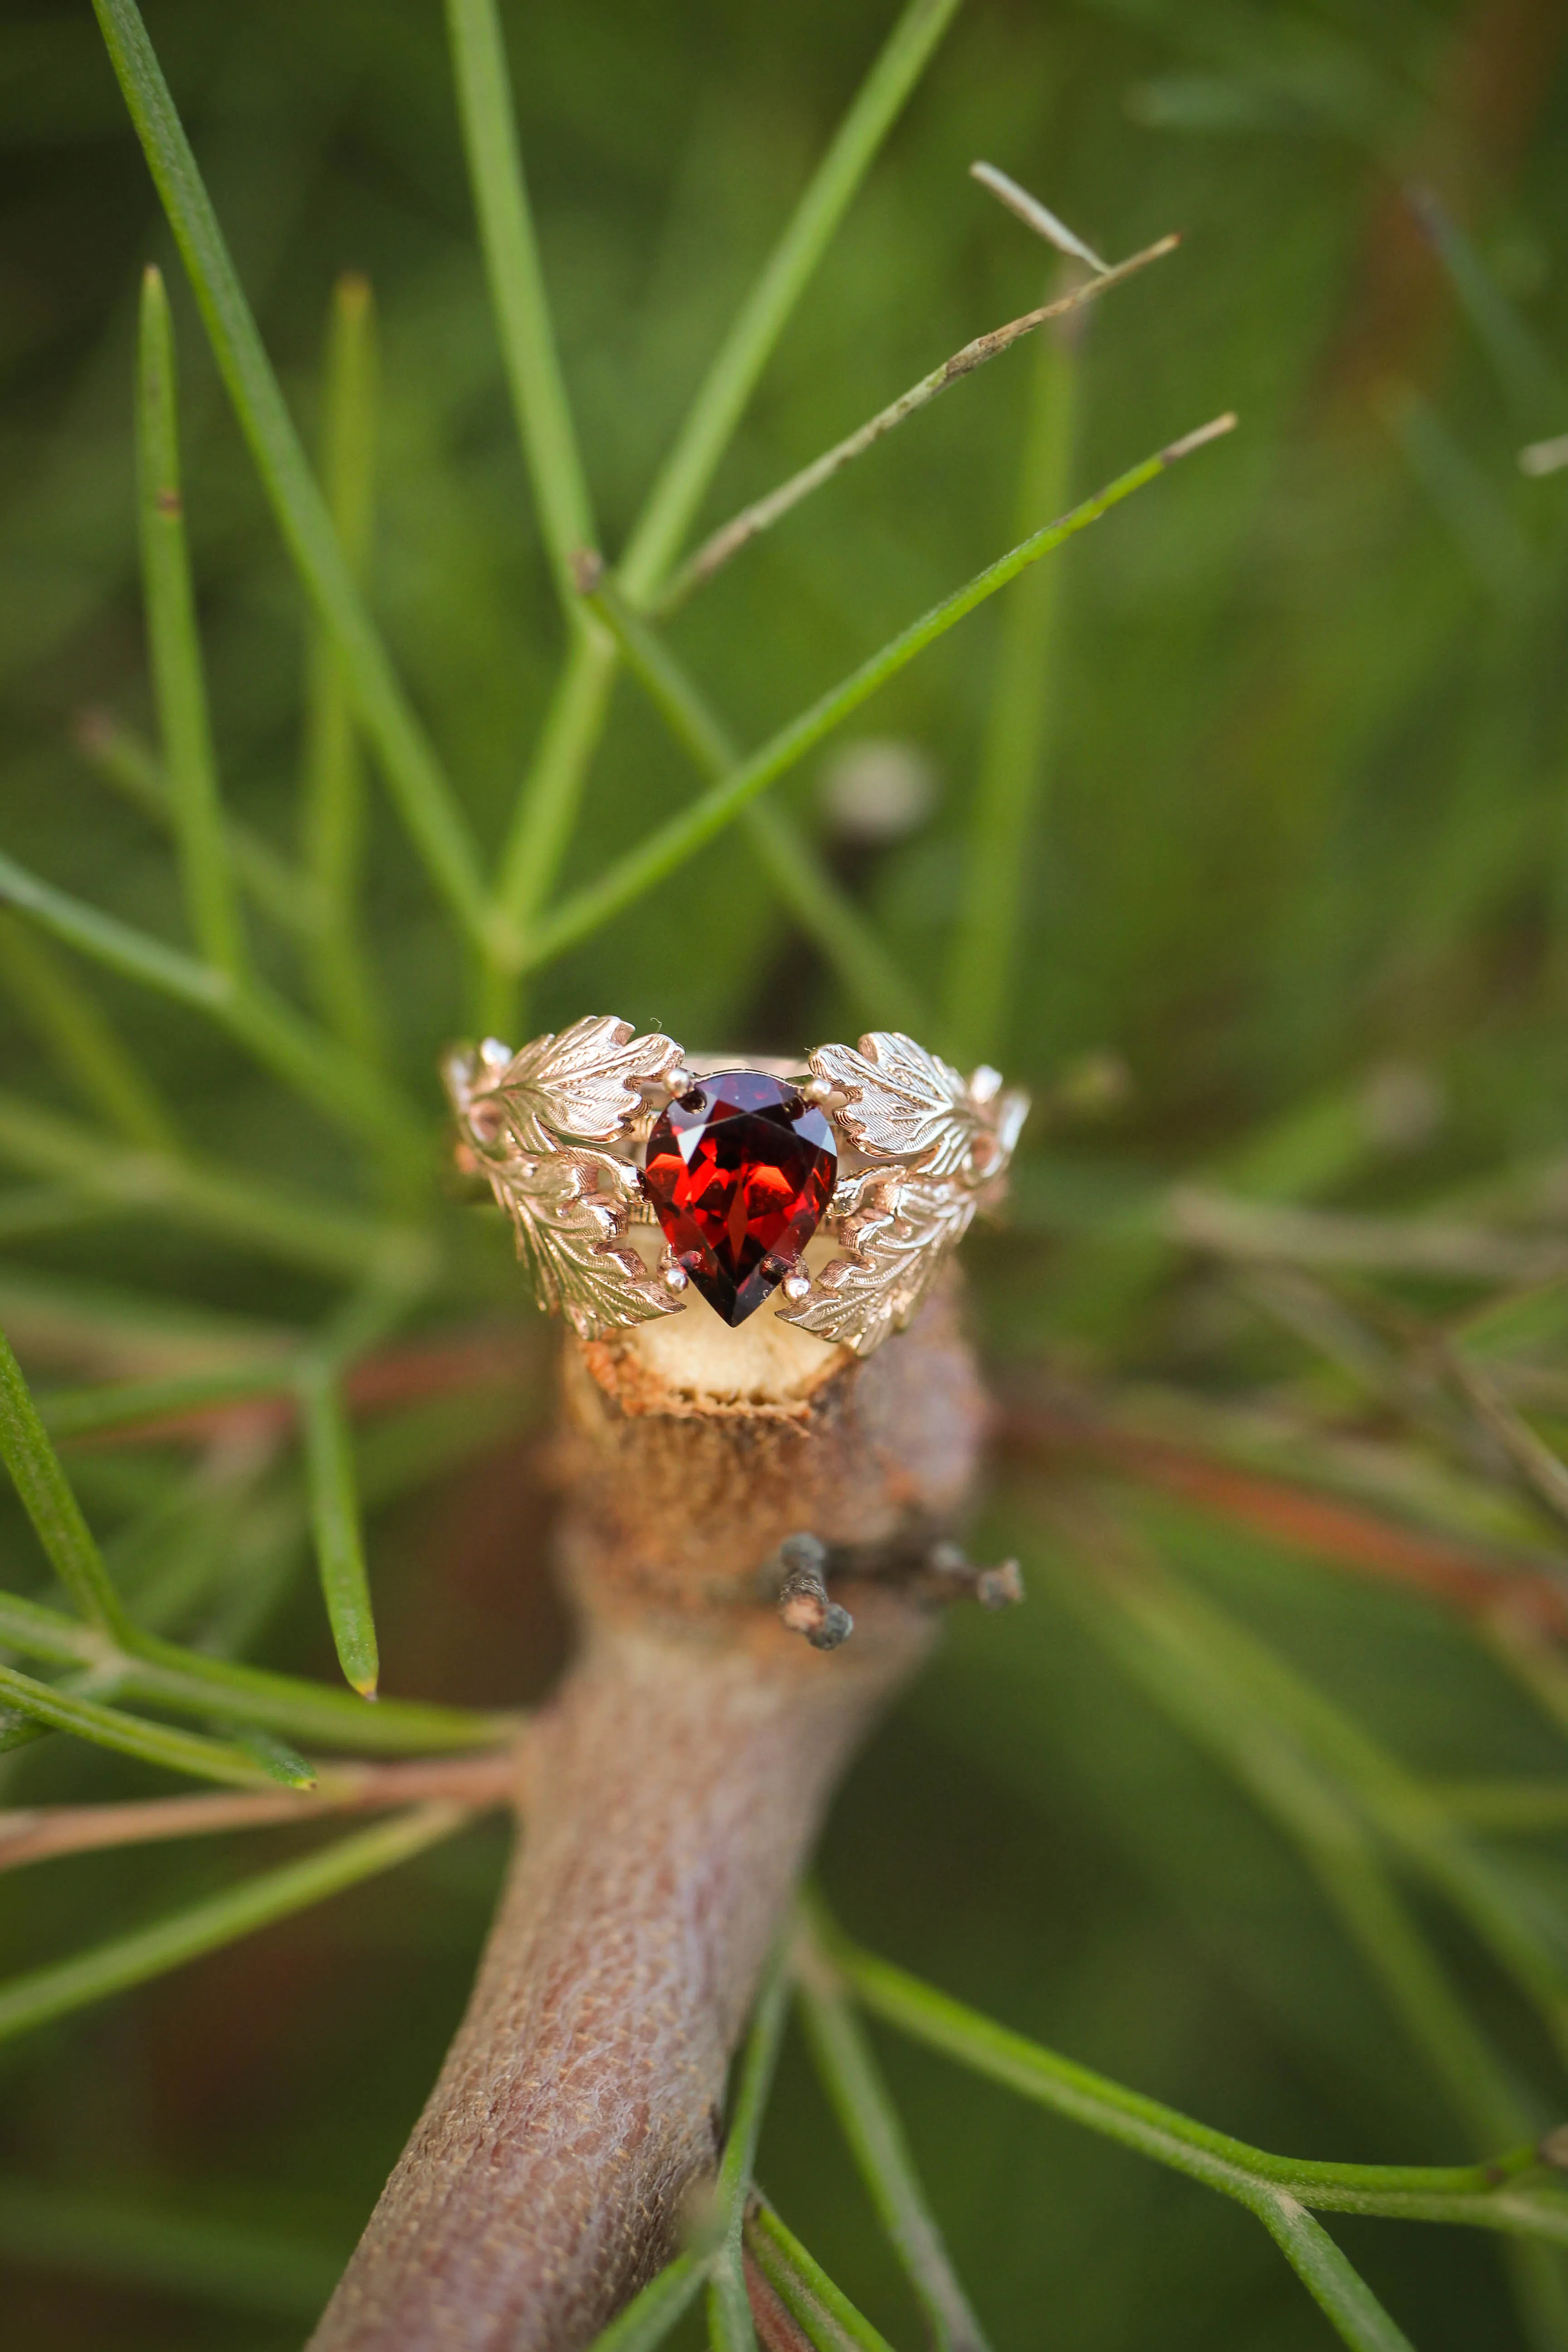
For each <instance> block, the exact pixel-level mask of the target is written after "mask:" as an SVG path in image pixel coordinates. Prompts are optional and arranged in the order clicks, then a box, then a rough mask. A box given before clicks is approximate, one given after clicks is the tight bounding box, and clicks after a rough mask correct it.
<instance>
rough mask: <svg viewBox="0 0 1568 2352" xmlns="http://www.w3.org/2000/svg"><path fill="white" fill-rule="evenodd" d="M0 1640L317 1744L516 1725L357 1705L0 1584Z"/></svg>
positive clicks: (415, 1746)
mask: <svg viewBox="0 0 1568 2352" xmlns="http://www.w3.org/2000/svg"><path fill="white" fill-rule="evenodd" d="M0 1646H4V1647H5V1648H6V1649H11V1650H16V1651H19V1652H20V1653H21V1654H23V1655H24V1656H27V1657H37V1658H44V1659H47V1660H48V1661H49V1662H50V1663H51V1664H56V1665H66V1666H79V1667H83V1668H86V1669H88V1670H89V1671H90V1673H91V1674H92V1675H93V1676H94V1678H95V1680H96V1681H98V1682H100V1683H101V1684H102V1685H106V1686H110V1687H112V1689H113V1690H114V1692H115V1694H116V1695H117V1696H120V1697H123V1698H134V1699H144V1700H146V1701H148V1702H149V1703H150V1704H151V1705H153V1706H161V1707H167V1708H168V1709H170V1710H171V1711H172V1712H173V1713H175V1714H181V1715H195V1716H199V1717H203V1718H211V1717H215V1716H216V1717H225V1718H226V1719H228V1720H230V1721H233V1722H235V1723H255V1724H259V1725H260V1726H261V1727H263V1728H264V1729H266V1730H269V1731H276V1732H278V1733H279V1734H281V1735H283V1736H284V1737H286V1738H296V1739H304V1740H307V1741H309V1742H310V1743H311V1744H312V1745H317V1744H319V1745H321V1746H323V1747H339V1748H348V1749H350V1750H360V1751H364V1752H369V1753H372V1754H375V1753H380V1754H394V1755H395V1754H398V1753H400V1752H404V1753H416V1754H417V1753H423V1754H431V1753H437V1752H440V1751H443V1750H448V1749H452V1748H475V1747H481V1746H483V1745H485V1744H486V1743H487V1742H488V1743H489V1744H491V1745H495V1746H500V1745H503V1744H505V1743H506V1742H507V1741H510V1740H512V1739H515V1738H516V1736H517V1731H518V1717H515V1716H505V1715H485V1714H481V1713H480V1712H479V1710H478V1709H477V1708H469V1707H459V1706H433V1705H430V1704H429V1703H427V1702H426V1701H422V1700H412V1699H387V1698H384V1699H381V1700H379V1701H378V1702H377V1704H376V1705H375V1706H374V1707H370V1706H365V1705H364V1702H363V1700H362V1699H358V1698H353V1697H351V1696H349V1694H348V1692H347V1691H340V1690H332V1689H330V1688H328V1687H327V1685H324V1684H321V1683H313V1682H308V1681H305V1680H303V1679H302V1678H300V1677H299V1676H296V1675H280V1674H274V1673H272V1672H270V1671H269V1670H268V1669H267V1668H266V1667H262V1666H247V1665H240V1664H236V1663H235V1662H234V1661H232V1660H230V1659H227V1658H217V1657H213V1656H211V1655H209V1654H206V1653H205V1652H202V1651H198V1650H188V1649H184V1648H182V1647H181V1645H180V1644H179V1643H176V1642H166V1641H164V1640H163V1639H162V1638H161V1637H160V1636H159V1635H157V1634H154V1633H145V1632H142V1631H141V1630H139V1629H137V1630H133V1631H132V1633H130V1634H129V1635H127V1636H125V1637H123V1638H122V1639H120V1640H116V1639H113V1638H111V1637H110V1636H109V1635H107V1634H104V1633H99V1632H97V1631H96V1630H95V1629H93V1628H92V1627H90V1626H87V1625H83V1624H81V1623H80V1622H79V1621H78V1620H76V1619H74V1618H71V1617H67V1616H64V1615H62V1613H61V1612H59V1611H58V1610H57V1609H47V1608H45V1607H44V1606H43V1605H42V1604H41V1603H40V1602H38V1601H27V1600H24V1599H23V1598H22V1597H21V1595H20V1594H18V1593H11V1592H0Z"/></svg>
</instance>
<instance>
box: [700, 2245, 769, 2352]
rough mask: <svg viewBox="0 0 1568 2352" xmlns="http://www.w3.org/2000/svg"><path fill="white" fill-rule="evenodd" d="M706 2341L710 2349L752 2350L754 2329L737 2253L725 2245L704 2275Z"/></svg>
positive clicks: (743, 2272)
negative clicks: (706, 2304) (705, 2290)
mask: <svg viewBox="0 0 1568 2352" xmlns="http://www.w3.org/2000/svg"><path fill="white" fill-rule="evenodd" d="M708 2341H709V2343H710V2346H711V2347H712V2352H756V2343H757V2331H756V2327H755V2326H754V2324H753V2322H752V2299H751V2297H750V2295H749V2294H747V2293H746V2274H745V2270H744V2266H743V2263H742V2257H741V2255H740V2254H739V2253H738V2252H734V2251H732V2250H731V2249H730V2248H728V2247H726V2249H725V2250H724V2252H722V2253H721V2254H717V2255H715V2257H714V2260H713V2267H712V2269H711V2271H710V2273H709V2275H708Z"/></svg>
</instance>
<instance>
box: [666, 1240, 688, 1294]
mask: <svg viewBox="0 0 1568 2352" xmlns="http://www.w3.org/2000/svg"><path fill="white" fill-rule="evenodd" d="M658 1278H659V1280H660V1282H662V1283H663V1285H664V1286H665V1288H666V1290H668V1291H669V1292H670V1293H671V1294H672V1296H673V1297H677V1298H679V1296H680V1294H681V1292H682V1291H683V1290H684V1289H685V1288H686V1287H687V1286H688V1284H689V1282H690V1280H691V1276H689V1274H688V1273H687V1271H686V1268H685V1267H684V1266H683V1265H681V1263H680V1260H679V1258H678V1257H677V1256H676V1255H675V1252H674V1251H673V1250H672V1249H671V1248H670V1246H669V1244H668V1242H666V1244H665V1245H664V1248H663V1249H662V1250H661V1252H660V1253H659V1260H658Z"/></svg>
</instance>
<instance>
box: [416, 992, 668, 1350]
mask: <svg viewBox="0 0 1568 2352" xmlns="http://www.w3.org/2000/svg"><path fill="white" fill-rule="evenodd" d="M505 1053H506V1048H505V1047H504V1046H500V1047H499V1048H498V1047H496V1046H493V1045H485V1046H481V1047H480V1048H479V1050H478V1051H477V1052H476V1051H473V1050H471V1049H469V1048H466V1047H463V1048H459V1049H458V1050H457V1051H456V1052H454V1053H452V1054H451V1055H448V1056H447V1062H446V1066H445V1070H444V1073H443V1075H444V1076H445V1078H446V1083H447V1093H448V1095H449V1096H450V1097H451V1101H452V1108H453V1109H454V1110H455V1112H456V1113H457V1118H458V1133H459V1136H460V1139H461V1140H460V1146H459V1161H460V1164H463V1165H465V1166H466V1167H467V1168H468V1171H470V1172H471V1173H472V1174H474V1175H482V1176H483V1177H485V1178H486V1179H487V1181H489V1188H490V1190H491V1192H493V1193H494V1194H495V1197H496V1199H497V1201H498V1202H500V1206H501V1207H502V1208H503V1209H504V1210H505V1211H506V1213H507V1214H508V1216H509V1217H510V1219H511V1222H512V1224H513V1227H514V1228H515V1230H516V1234H517V1254H518V1255H519V1257H520V1258H521V1259H522V1260H523V1262H524V1264H525V1265H527V1267H528V1270H529V1272H530V1274H531V1276H532V1278H533V1286H534V1293H535V1296H536V1297H537V1298H538V1300H539V1304H540V1306H541V1307H544V1308H545V1309H547V1310H548V1309H550V1308H554V1309H556V1310H557V1311H559V1312H560V1313H562V1314H563V1315H564V1316H565V1317H566V1318H567V1320H568V1321H569V1322H570V1323H571V1325H572V1328H573V1329H574V1331H576V1332H577V1333H578V1334H579V1335H580V1336H581V1337H582V1338H583V1339H597V1338H598V1337H599V1336H600V1334H601V1333H602V1332H604V1331H607V1330H615V1329H624V1328H626V1325H628V1324H632V1323H647V1322H651V1321H652V1320H653V1318H655V1317H656V1316H658V1315H679V1313H680V1312H681V1310H682V1302H681V1301H680V1300H679V1299H678V1298H673V1297H671V1296H670V1294H669V1292H668V1290H666V1288H665V1287H664V1286H663V1284H662V1283H661V1282H659V1281H658V1279H657V1277H656V1276H653V1275H651V1274H650V1273H649V1272H648V1270H647V1266H646V1265H644V1264H643V1261H642V1259H641V1258H640V1257H639V1256H638V1255H637V1251H636V1250H635V1249H632V1248H630V1247H629V1246H625V1245H624V1244H626V1230H627V1226H628V1224H629V1222H630V1214H631V1209H632V1206H633V1203H634V1202H637V1201H638V1200H639V1199H640V1197H641V1180H640V1178H639V1177H638V1174H637V1170H636V1169H635V1168H633V1167H630V1166H628V1165H627V1163H626V1161H625V1160H617V1159H616V1158H615V1157H614V1155H613V1154H611V1153H610V1152H607V1151H593V1150H585V1149H584V1148H583V1147H582V1146H581V1145H572V1144H567V1143H563V1141H562V1140H561V1139H560V1138H559V1137H558V1136H556V1135H555V1134H554V1133H552V1131H551V1128H550V1125H549V1124H548V1120H549V1119H556V1118H559V1119H560V1120H561V1122H562V1124H563V1126H566V1127H567V1132H568V1133H574V1132H576V1133H581V1132H582V1131H583V1130H584V1129H591V1128H593V1127H595V1126H597V1127H598V1128H599V1129H601V1130H602V1133H603V1138H604V1139H605V1140H608V1139H610V1137H612V1136H613V1135H615V1134H616V1133H617V1132H618V1130H619V1129H620V1128H621V1127H622V1126H623V1125H625V1123H626V1120H627V1119H628V1118H631V1117H633V1116H635V1114H636V1113H637V1110H639V1109H640V1108H641V1107H642V1098H641V1097H640V1095H639V1094H638V1093H637V1089H636V1087H634V1086H633V1085H631V1084H630V1083H629V1081H630V1080H631V1079H633V1078H636V1077H641V1076H658V1075H660V1073H661V1072H662V1071H663V1070H665V1069H667V1068H668V1067H669V1066H670V1065H671V1064H672V1063H673V1062H677V1061H679V1058H680V1052H679V1046H677V1045H674V1044H673V1043H672V1042H671V1040H670V1039H669V1038H668V1037H639V1038H636V1039H633V1037H632V1031H631V1024H630V1023H629V1022H626V1021H613V1020H593V1021H579V1022H578V1023H577V1024H575V1026H574V1028H571V1029H568V1030H565V1031H564V1032H563V1034H562V1035H561V1036H559V1037H539V1038H536V1039H535V1040H534V1041H533V1043H532V1045H527V1046H524V1048H523V1050H522V1051H521V1053H520V1054H514V1055H512V1056H511V1057H510V1060H503V1058H502V1057H503V1056H504V1055H505ZM567 1122H571V1124H570V1126H567Z"/></svg>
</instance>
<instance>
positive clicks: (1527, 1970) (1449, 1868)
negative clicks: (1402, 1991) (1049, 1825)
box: [1121, 1575, 1568, 2055]
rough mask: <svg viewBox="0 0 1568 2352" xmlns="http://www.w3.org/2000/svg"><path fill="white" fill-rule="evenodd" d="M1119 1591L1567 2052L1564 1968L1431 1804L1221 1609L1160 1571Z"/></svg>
mask: <svg viewBox="0 0 1568 2352" xmlns="http://www.w3.org/2000/svg"><path fill="white" fill-rule="evenodd" d="M1121 1598H1122V1600H1123V1603H1124V1605H1125V1606H1126V1607H1127V1608H1128V1609H1129V1610H1131V1612H1133V1613H1134V1614H1135V1616H1136V1618H1137V1620H1138V1622H1140V1623H1141V1624H1144V1625H1147V1626H1149V1627H1150V1628H1151V1629H1152V1631H1154V1632H1155V1633H1157V1634H1158V1636H1159V1637H1160V1638H1161V1639H1163V1641H1165V1642H1167V1643H1170V1644H1171V1645H1173V1647H1175V1648H1176V1649H1177V1650H1178V1651H1180V1652H1181V1653H1182V1654H1185V1655H1188V1656H1194V1657H1201V1658H1204V1659H1206V1660H1207V1661H1209V1662H1210V1664H1211V1665H1212V1667H1213V1669H1214V1670H1215V1672H1216V1673H1217V1674H1219V1675H1222V1676H1223V1677H1224V1678H1225V1679H1226V1681H1234V1683H1235V1684H1236V1685H1237V1686H1238V1688H1239V1690H1240V1691H1241V1692H1242V1694H1243V1695H1244V1696H1249V1697H1250V1700H1251V1703H1252V1704H1254V1705H1255V1706H1259V1707H1261V1708H1262V1709H1264V1710H1266V1711H1267V1712H1268V1714H1269V1715H1270V1716H1271V1717H1273V1718H1274V1720H1275V1721H1276V1722H1277V1723H1279V1724H1280V1725H1281V1726H1283V1727H1287V1728H1289V1731H1290V1732H1291V1733H1292V1734H1293V1736H1295V1737H1296V1738H1299V1739H1300V1741H1301V1743H1302V1745H1303V1746H1304V1747H1305V1748H1306V1749H1307V1751H1308V1753H1309V1754H1310V1755H1311V1756H1313V1757H1314V1758H1316V1759H1319V1760H1320V1761H1321V1763H1322V1764H1323V1765H1324V1766H1325V1767H1326V1768H1327V1769H1329V1770H1330V1771H1331V1772H1332V1773H1333V1774H1335V1775H1336V1776H1337V1777H1338V1778H1339V1780H1341V1782H1342V1785H1343V1786H1344V1787H1345V1788H1347V1789H1348V1790H1350V1791H1351V1792H1352V1795H1353V1796H1354V1797H1355V1799H1356V1801H1357V1802H1358V1803H1359V1804H1360V1805H1361V1807H1362V1808H1363V1810H1364V1811H1365V1814H1366V1817H1367V1819H1368V1820H1369V1822H1371V1823H1372V1825H1373V1827H1374V1828H1375V1829H1376V1830H1377V1831H1378V1832H1379V1833H1380V1834H1381V1836H1382V1837H1383V1838H1384V1841H1385V1842H1386V1843H1388V1844H1389V1845H1390V1846H1391V1847H1392V1848H1393V1849H1394V1852H1395V1853H1399V1854H1401V1855H1402V1856H1403V1857H1404V1859H1405V1862H1406V1864H1409V1865H1411V1866H1413V1867H1414V1868H1415V1869H1416V1870H1418V1871H1419V1872H1420V1873H1421V1874H1422V1875H1423V1876H1425V1877H1426V1879H1427V1880H1428V1882H1429V1883H1430V1884H1431V1885H1434V1886H1435V1887H1436V1888H1437V1889H1438V1890H1439V1891H1440V1892H1441V1893H1442V1894H1443V1895H1445V1896H1446V1897H1447V1900H1448V1901H1449V1902H1450V1903H1451V1904H1452V1905H1453V1906H1454V1907H1455V1909H1456V1910H1458V1912H1459V1913H1460V1915H1461V1916H1463V1917H1464V1918H1465V1919H1466V1920H1468V1923H1469V1926H1470V1927H1471V1928H1472V1930H1473V1931H1474V1933H1475V1934H1476V1935H1477V1936H1478V1937H1479V1939H1480V1940H1481V1942H1482V1943H1483V1944H1484V1945H1486V1947H1487V1948H1489V1951H1490V1952H1491V1953H1492V1955H1493V1957H1494V1958H1495V1959H1496V1960H1497V1961H1498V1962H1499V1964H1500V1966H1501V1967H1502V1968H1503V1969H1505V1970H1506V1971H1507V1973H1508V1974H1509V1975H1510V1977H1511V1978H1512V1979H1513V1980H1514V1982H1515V1983H1516V1984H1517V1985H1518V1986H1519V1988H1520V1990H1521V1992H1523V1993H1524V1994H1525V1996H1526V1998H1527V1999H1528V2000H1531V2002H1532V2003H1533V2004H1534V2006H1535V2008H1536V2010H1537V2011H1538V2012H1539V2014H1540V2016H1541V2018H1542V2022H1543V2023H1544V2024H1545V2026H1546V2028H1547V2030H1548V2032H1550V2033H1551V2034H1552V2038H1553V2040H1554V2042H1556V2045H1557V2047H1558V2050H1559V2051H1560V2052H1561V2053H1564V2054H1565V2055H1568V1973H1565V1972H1564V1969H1563V1967H1562V1965H1561V1964H1560V1962H1559V1960H1558V1958H1557V1957H1556V1955H1555V1953H1554V1952H1553V1951H1552V1949H1551V1948H1549V1945H1548V1942H1547V1940H1546V1938H1545V1937H1544V1936H1543V1935H1542V1931H1541V1929H1540V1927H1539V1925H1538V1923H1537V1921H1536V1920H1535V1919H1534V1918H1533V1917H1532V1916H1531V1915H1530V1912H1529V1909H1528V1906H1526V1905H1525V1904H1524V1903H1523V1902H1521V1901H1519V1900H1517V1899H1516V1898H1515V1896H1514V1895H1513V1893H1512V1890H1511V1889H1510V1886H1509V1885H1508V1884H1507V1882H1506V1881H1505V1880H1504V1879H1503V1877H1502V1876H1501V1875H1500V1874H1499V1873H1498V1871H1497V1870H1496V1869H1495V1868H1494V1867H1493V1865H1492V1864H1491V1862H1490V1860H1489V1857H1488V1856H1487V1855H1485V1854H1484V1853H1481V1852H1480V1851H1479V1850H1478V1849H1477V1847H1476V1846H1475V1845H1474V1844H1473V1843H1472V1842H1471V1841H1470V1840H1469V1839H1468V1837H1467V1836H1466V1835H1465V1833H1464V1832H1463V1831H1462V1830H1461V1829H1460V1828H1459V1827H1458V1824H1457V1823H1456V1822H1452V1821H1450V1820H1449V1819H1448V1818H1447V1815H1446V1814H1445V1813H1444V1811H1443V1810H1442V1806H1441V1803H1440V1801H1438V1800H1437V1799H1436V1797H1435V1796H1434V1795H1433V1793H1432V1792H1431V1790H1428V1789H1427V1788H1426V1786H1425V1785H1424V1784H1423V1783H1422V1782H1421V1781H1420V1780H1418V1779H1417V1778H1416V1776H1415V1774H1414V1773H1411V1772H1407V1771H1406V1770H1405V1768H1404V1767H1403V1766H1402V1765H1401V1764H1399V1763H1398V1762H1397V1761H1396V1760H1395V1759H1394V1758H1393V1757H1392V1756H1390V1755H1388V1754H1387V1753H1386V1751H1385V1750H1384V1749H1383V1748H1380V1747H1379V1746H1378V1744H1377V1742H1376V1741H1375V1740H1373V1739H1372V1738H1369V1737H1368V1735H1367V1734H1366V1733H1365V1732H1363V1730H1362V1729H1361V1727H1360V1726H1359V1725H1358V1724H1356V1723H1354V1722H1352V1719H1351V1718H1350V1717H1348V1716H1347V1715H1345V1714H1344V1713H1343V1712H1342V1710H1341V1709H1340V1708H1339V1707H1338V1706H1335V1705H1334V1703H1333V1702H1332V1700H1331V1699H1330V1698H1329V1697H1327V1696H1326V1695H1325V1694H1324V1693H1323V1692H1321V1691H1320V1690H1319V1689H1317V1688H1316V1687H1315V1686H1314V1685H1312V1684H1310V1682H1308V1681H1307V1680H1306V1678H1305V1677H1304V1676H1302V1675H1299V1674H1298V1673H1297V1672H1296V1671H1295V1669H1294V1668H1293V1667H1291V1666H1289V1664H1287V1663H1286V1662H1285V1660H1283V1659H1282V1658H1280V1657H1279V1656H1278V1655H1277V1654H1275V1653H1274V1652H1273V1651H1272V1650H1270V1648H1269V1647H1268V1644H1267V1643H1264V1642H1262V1641H1261V1640H1260V1639H1259V1638H1258V1636H1257V1635H1256V1634H1254V1633H1251V1632H1250V1631H1249V1630H1248V1629H1247V1628H1245V1627H1243V1626H1241V1625H1239V1624H1238V1623H1237V1622H1235V1621H1234V1620H1233V1619H1232V1618H1231V1617H1230V1616H1229V1615H1228V1614H1227V1612H1225V1611H1224V1610H1222V1609H1220V1608H1219V1607H1217V1606H1216V1604H1215V1603H1214V1602H1212V1601H1208V1600H1207V1599H1206V1598H1202V1597H1200V1596H1199V1595H1198V1594H1197V1593H1196V1592H1194V1591H1191V1590H1190V1589H1189V1588H1187V1587H1185V1586H1183V1585H1180V1584H1178V1583H1177V1581H1176V1580H1174V1579H1173V1578H1171V1577H1168V1576H1165V1575H1162V1576H1161V1577H1160V1578H1159V1579H1158V1580H1154V1579H1152V1578H1141V1579H1138V1580H1135V1581H1134V1580H1128V1582H1127V1583H1126V1585H1125V1588H1124V1590H1123V1591H1122V1593H1121Z"/></svg>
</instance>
